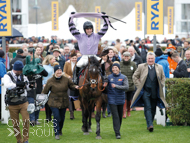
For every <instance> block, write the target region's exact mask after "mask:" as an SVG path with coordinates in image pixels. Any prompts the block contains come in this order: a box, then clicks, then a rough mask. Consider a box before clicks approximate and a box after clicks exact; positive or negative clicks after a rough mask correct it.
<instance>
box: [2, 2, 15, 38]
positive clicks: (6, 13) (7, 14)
mask: <svg viewBox="0 0 190 143" xmlns="http://www.w3.org/2000/svg"><path fill="white" fill-rule="evenodd" d="M11 35H12V24H11V3H10V0H0V36H11Z"/></svg>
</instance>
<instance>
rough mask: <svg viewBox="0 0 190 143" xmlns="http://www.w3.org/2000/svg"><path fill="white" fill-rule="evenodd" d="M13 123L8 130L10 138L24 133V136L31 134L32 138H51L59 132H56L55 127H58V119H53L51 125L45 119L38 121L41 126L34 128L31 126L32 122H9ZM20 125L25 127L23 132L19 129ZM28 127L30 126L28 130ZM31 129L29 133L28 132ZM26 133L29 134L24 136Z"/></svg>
mask: <svg viewBox="0 0 190 143" xmlns="http://www.w3.org/2000/svg"><path fill="white" fill-rule="evenodd" d="M10 120H11V121H12V123H11V125H10V124H9V123H8V124H7V125H8V128H7V130H8V131H9V132H10V133H9V134H8V137H11V136H15V137H16V136H18V135H19V134H21V133H22V135H23V136H28V133H29V134H30V136H37V137H42V136H43V137H44V136H45V137H49V136H54V135H55V133H56V132H57V130H56V129H55V132H54V127H56V126H57V124H56V121H57V120H56V119H52V121H50V122H49V123H47V120H46V119H44V120H42V119H38V122H39V123H40V125H36V126H34V127H32V126H30V120H25V121H23V120H22V119H20V121H19V122H18V121H17V120H13V119H9V121H10ZM20 125H22V126H23V129H22V130H19V129H18V128H17V127H19V126H20ZM28 126H30V127H29V128H28ZM28 129H29V131H27V130H28ZM24 132H27V134H23V133H24Z"/></svg>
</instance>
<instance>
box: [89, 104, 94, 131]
mask: <svg viewBox="0 0 190 143" xmlns="http://www.w3.org/2000/svg"><path fill="white" fill-rule="evenodd" d="M93 107H94V103H93V105H90V106H89V110H88V111H89V123H88V132H92V129H91V125H92V122H91V114H92V108H93Z"/></svg>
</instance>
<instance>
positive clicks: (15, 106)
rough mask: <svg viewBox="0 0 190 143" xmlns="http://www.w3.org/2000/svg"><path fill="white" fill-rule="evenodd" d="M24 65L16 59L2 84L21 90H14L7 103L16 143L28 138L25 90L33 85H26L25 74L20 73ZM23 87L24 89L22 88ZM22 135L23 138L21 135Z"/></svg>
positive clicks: (25, 140) (26, 141)
mask: <svg viewBox="0 0 190 143" xmlns="http://www.w3.org/2000/svg"><path fill="white" fill-rule="evenodd" d="M23 67H24V65H23V63H22V62H21V61H19V60H18V61H16V62H15V63H14V66H13V69H12V70H11V71H9V72H8V73H7V74H6V75H5V76H4V79H5V80H4V81H5V83H4V85H5V88H6V89H9V90H11V89H14V88H16V87H18V88H21V89H22V90H21V91H23V92H22V93H20V94H19V92H15V94H16V95H17V96H15V97H12V98H8V100H7V102H6V103H7V104H8V105H9V106H8V109H9V112H10V117H11V120H12V124H13V125H12V126H13V129H14V133H15V137H16V139H17V143H22V142H23V143H28V139H29V114H28V112H27V108H28V101H27V92H26V90H30V88H29V87H33V86H34V85H32V84H30V85H27V84H26V83H28V79H27V77H26V76H24V75H23V74H22V69H23ZM23 89H24V90H23ZM19 113H20V114H21V115H22V123H23V130H22V131H23V133H22V134H21V131H20V127H19V122H20V120H19ZM21 135H23V139H22V136H21Z"/></svg>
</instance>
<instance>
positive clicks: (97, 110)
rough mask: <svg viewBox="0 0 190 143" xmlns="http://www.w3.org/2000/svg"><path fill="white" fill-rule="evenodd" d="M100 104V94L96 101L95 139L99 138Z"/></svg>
mask: <svg viewBox="0 0 190 143" xmlns="http://www.w3.org/2000/svg"><path fill="white" fill-rule="evenodd" d="M101 106H102V97H101V96H100V97H99V98H98V100H97V101H96V117H95V118H96V134H97V136H96V139H101V138H102V137H101V136H100V118H101Z"/></svg>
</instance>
